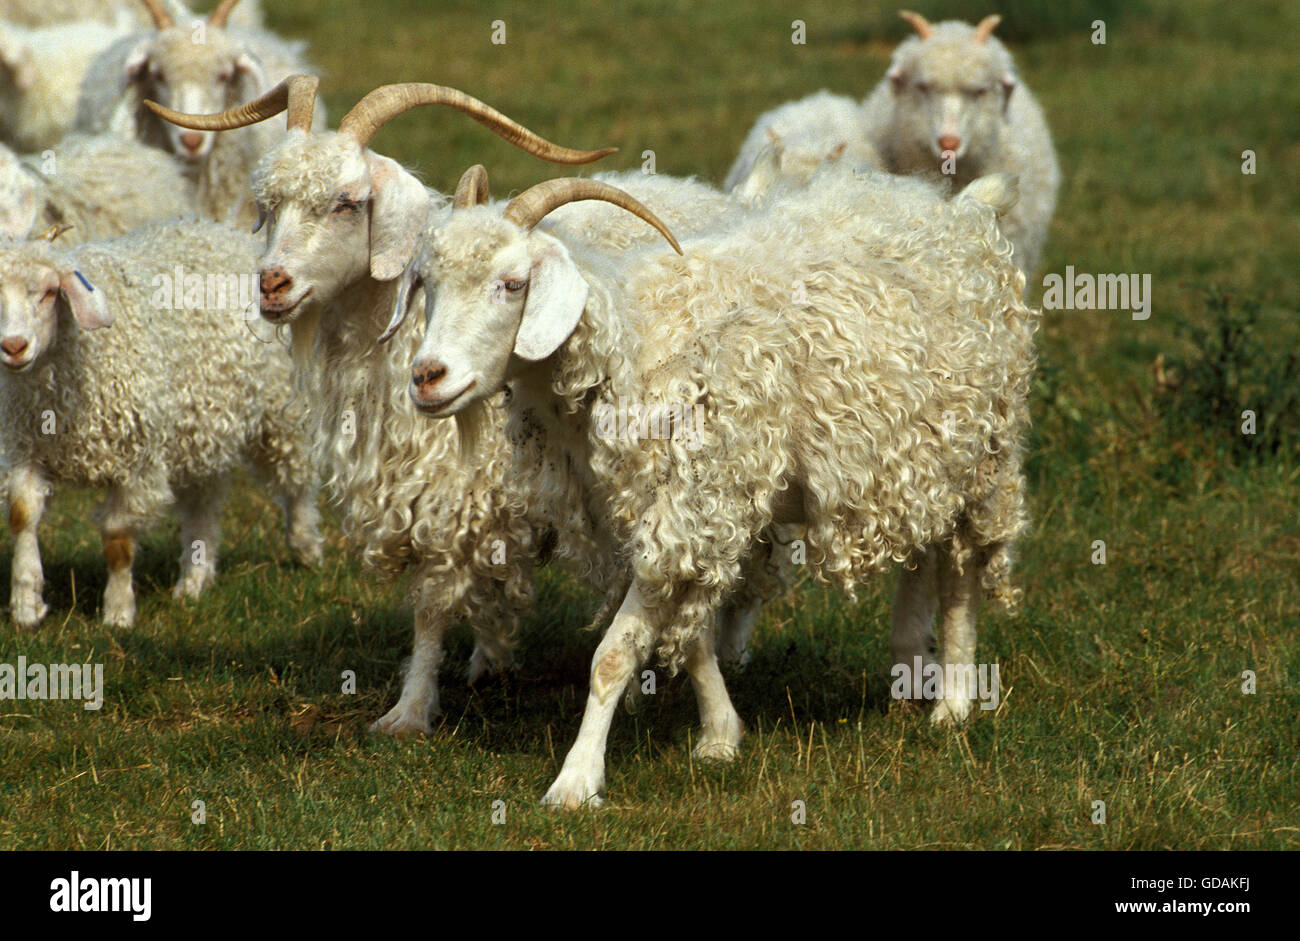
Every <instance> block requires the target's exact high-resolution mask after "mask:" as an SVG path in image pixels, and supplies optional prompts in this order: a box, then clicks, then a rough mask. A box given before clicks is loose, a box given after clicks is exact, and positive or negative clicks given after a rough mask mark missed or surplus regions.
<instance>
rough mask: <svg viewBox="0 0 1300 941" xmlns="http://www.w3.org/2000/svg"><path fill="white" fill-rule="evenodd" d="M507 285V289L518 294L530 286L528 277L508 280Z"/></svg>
mask: <svg viewBox="0 0 1300 941" xmlns="http://www.w3.org/2000/svg"><path fill="white" fill-rule="evenodd" d="M505 285H506V290H507V291H509V292H510V293H511V294H518V293H519V292H520V291H522V290H523V289H524V288H526V287H528V281H527V279H525V280H523V281H506V282H505Z"/></svg>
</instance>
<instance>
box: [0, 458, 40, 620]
mask: <svg viewBox="0 0 1300 941" xmlns="http://www.w3.org/2000/svg"><path fill="white" fill-rule="evenodd" d="M49 494H50V486H49V484H47V483H46V482H45V479H44V477H42V476H41V473H40V471H38V470H37V469H36V468H35V467H30V466H27V467H20V468H17V469H16V470H14V472H13V473H12V474H11V476H10V478H9V530H10V531H11V532H12V533H13V536H14V557H13V563H12V566H11V568H10V582H9V616H10V617H11V618H12V619H13V622H14V625H15V626H16V627H18V628H19V629H20V630H27V631H30V630H35V629H36V626H37V625H38V624H40V623H41V619H42V618H44V617H45V614H46V612H47V611H49V608H48V606H47V605H46V604H45V601H44V599H43V597H42V594H43V593H44V590H45V572H44V570H43V569H42V568H41V547H40V543H39V541H38V540H37V538H36V530H37V527H38V526H40V522H41V517H42V516H43V515H44V514H45V501H46V499H47V498H48V497H49Z"/></svg>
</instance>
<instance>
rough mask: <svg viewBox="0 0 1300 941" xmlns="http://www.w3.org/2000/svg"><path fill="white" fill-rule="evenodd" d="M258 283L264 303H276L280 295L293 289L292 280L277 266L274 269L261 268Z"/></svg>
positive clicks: (287, 273)
mask: <svg viewBox="0 0 1300 941" xmlns="http://www.w3.org/2000/svg"><path fill="white" fill-rule="evenodd" d="M260 281H261V288H262V300H264V301H272V302H275V301H278V300H280V295H282V294H284V292H285V291H287V290H289V289H290V288H291V287H293V278H291V277H289V272H287V271H285V270H284V269H283V268H281V267H280V266H279V265H276V266H275V267H274V268H263V269H262V273H261V277H260Z"/></svg>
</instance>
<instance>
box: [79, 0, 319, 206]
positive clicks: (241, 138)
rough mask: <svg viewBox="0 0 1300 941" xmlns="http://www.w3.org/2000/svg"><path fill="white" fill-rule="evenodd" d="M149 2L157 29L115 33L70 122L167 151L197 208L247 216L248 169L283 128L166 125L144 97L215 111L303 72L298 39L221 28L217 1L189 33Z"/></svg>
mask: <svg viewBox="0 0 1300 941" xmlns="http://www.w3.org/2000/svg"><path fill="white" fill-rule="evenodd" d="M148 6H150V8H151V10H152V12H153V14H154V22H155V26H156V29H153V30H149V31H148V32H144V33H135V34H132V35H129V36H125V37H123V38H122V39H120V40H118V41H117V42H115V43H113V45H111V46H109V47H108V48H107V49H105V50H104V52H102V53H101V54H100V55H99V56H98V57H97V58H96V59H95V61H94V63H93V64H92V65H91V67H90V70H89V72H88V73H87V74H86V78H85V80H84V82H83V83H82V94H81V100H80V102H79V103H78V106H77V124H76V127H77V129H78V130H80V131H85V132H87V133H92V134H99V133H105V132H109V133H114V134H118V135H120V136H123V137H131V138H135V139H137V140H141V141H144V142H145V143H147V144H149V145H151V146H153V147H157V148H159V149H161V150H165V151H167V152H168V153H170V154H173V155H174V156H175V157H176V158H177V159H178V160H180V161H181V163H182V164H183V165H184V166H185V167H186V168H187V170H188V172H189V175H190V176H191V177H192V178H193V179H194V181H195V183H196V185H197V187H198V192H197V201H198V206H199V209H200V211H201V212H202V213H203V214H204V215H206V216H208V217H210V218H213V219H218V220H223V221H228V222H232V223H235V224H237V225H241V226H242V225H245V224H248V225H251V224H252V223H253V220H254V219H256V217H257V209H256V207H255V206H254V205H253V201H252V199H251V198H250V195H249V191H248V182H249V174H250V173H251V171H252V169H253V165H254V164H255V163H256V162H257V160H258V158H260V157H261V155H262V154H263V153H265V152H266V150H267V149H268V148H269V147H271V146H272V145H273V144H274V143H275V142H276V141H277V140H279V139H280V138H281V137H282V136H283V135H284V129H283V128H282V127H279V126H276V125H273V124H262V125H258V126H256V127H249V128H244V129H241V130H239V131H236V132H234V133H230V134H222V135H213V134H210V133H204V132H202V131H195V130H193V129H184V128H179V127H175V126H174V125H171V124H168V123H167V122H166V121H163V120H161V119H160V118H158V117H157V116H156V115H154V114H153V113H152V112H150V111H149V110H148V109H147V108H146V107H145V105H144V101H145V100H146V99H152V100H155V101H158V102H160V103H162V104H163V105H165V106H167V107H169V108H176V109H179V110H181V111H191V112H212V111H223V110H225V109H226V108H229V107H231V106H232V105H235V104H237V103H239V102H243V101H247V100H248V99H250V98H254V97H256V96H257V95H260V94H261V93H262V92H263V91H265V90H266V89H267V88H269V87H271V86H272V85H274V84H275V83H277V82H279V81H281V80H282V79H284V78H286V77H287V76H288V75H290V74H292V73H295V72H302V71H304V65H303V61H302V60H303V52H302V44H301V43H289V42H285V41H284V40H281V39H279V38H277V37H275V36H273V35H271V34H270V33H266V32H262V31H255V32H249V33H245V32H241V31H239V30H235V29H226V28H225V26H226V18H227V17H228V16H229V15H230V13H231V9H232V7H233V6H234V4H231V3H222V4H221V5H220V6H219V7H218V8H217V10H216V11H215V12H214V13H213V14H212V16H211V17H210V18H209V19H208V21H207V22H206V24H204V26H203V32H202V41H201V42H197V41H196V40H195V36H196V32H195V29H196V27H195V26H194V25H192V24H190V23H188V22H186V21H184V20H181V21H179V22H177V21H175V20H174V19H173V17H172V16H171V14H170V13H169V12H168V11H167V10H166V9H165V8H163V7H161V6H159V5H158V0H150V3H149V4H148ZM313 107H314V111H315V119H316V121H317V122H318V123H319V124H324V123H325V112H324V107H323V106H322V105H321V104H320V103H319V102H315V103H314V105H313Z"/></svg>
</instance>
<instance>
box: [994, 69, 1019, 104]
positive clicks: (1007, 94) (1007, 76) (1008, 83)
mask: <svg viewBox="0 0 1300 941" xmlns="http://www.w3.org/2000/svg"><path fill="white" fill-rule="evenodd" d="M998 81H999V82H1000V83H1001V85H1002V110H1003V112H1005V111H1006V110H1007V106H1008V105H1010V104H1011V93H1012V92H1013V91H1015V90H1016V85H1017V82H1016V77H1015V76H1014V75H1013V74H1011V73H1010V72H1004V73H1003V74H1002V78H1000V79H999V80H998Z"/></svg>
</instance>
